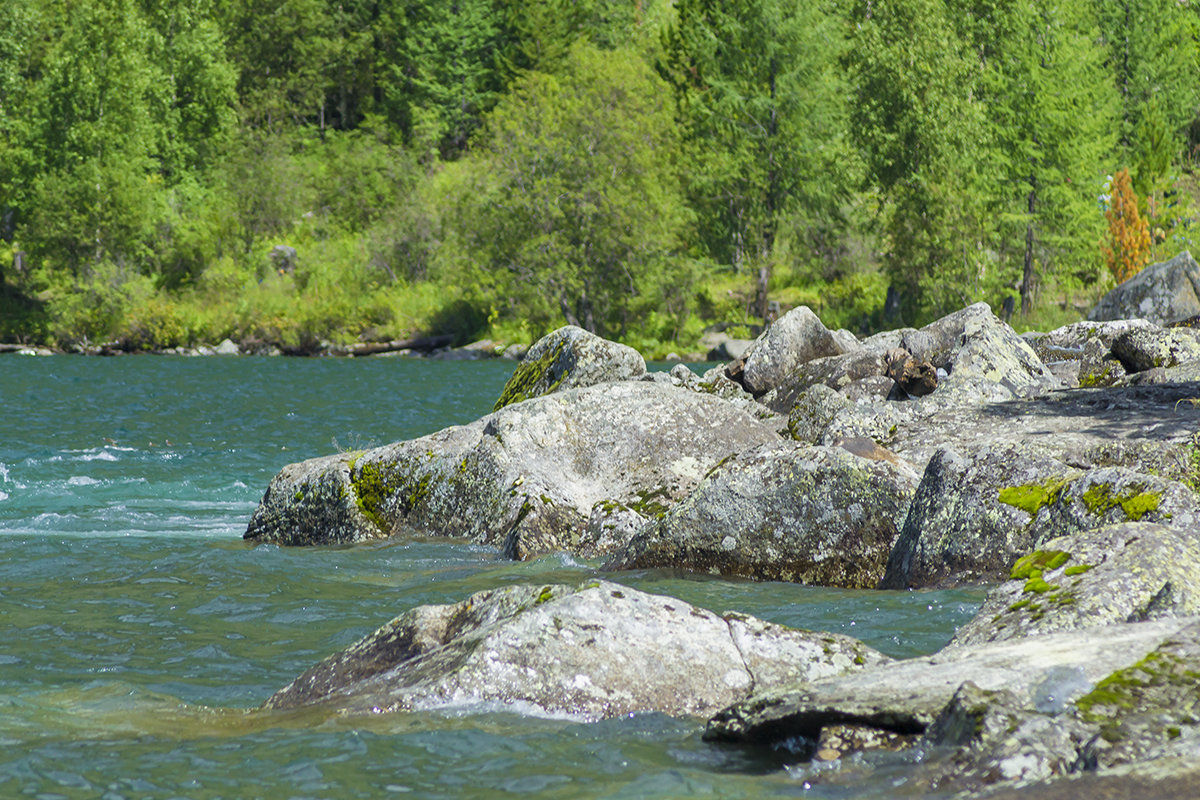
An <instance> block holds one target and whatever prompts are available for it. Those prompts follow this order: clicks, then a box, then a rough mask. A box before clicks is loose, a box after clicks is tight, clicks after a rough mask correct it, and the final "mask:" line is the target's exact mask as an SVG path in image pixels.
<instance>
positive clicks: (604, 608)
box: [264, 581, 889, 720]
mask: <svg viewBox="0 0 1200 800" xmlns="http://www.w3.org/2000/svg"><path fill="white" fill-rule="evenodd" d="M888 660H889V659H888V658H887V657H886V656H884V655H882V654H880V653H878V652H876V651H875V650H872V649H871V648H869V647H867V646H866V645H864V644H862V643H861V642H858V641H857V640H855V639H851V638H849V637H845V636H838V635H834V634H827V633H810V632H807V631H800V630H796V629H792V628H785V627H783V626H780V625H774V624H772V623H769V622H765V621H763V620H760V619H757V618H754V617H749V616H745V615H741V614H726V615H725V616H723V617H722V616H718V615H716V614H714V613H712V612H711V611H706V610H704V609H701V608H697V607H695V606H691V605H689V604H687V603H684V602H682V601H680V600H676V599H674V598H670V597H662V596H659V595H651V594H646V593H644V592H639V591H637V590H634V589H630V588H629V587H626V586H622V585H620V584H616V583H609V582H607V581H591V582H588V583H585V584H582V585H580V586H578V587H569V586H558V585H551V586H510V587H506V588H503V589H497V590H490V591H485V592H480V593H478V594H475V595H472V596H471V597H470V598H468V599H467V600H465V601H463V602H461V603H458V604H455V605H444V606H421V607H419V608H416V609H413V610H412V611H409V612H408V613H406V614H404V615H402V616H400V617H397V618H396V619H394V620H392V621H391V622H389V623H388V624H387V625H384V626H383V627H382V628H380V629H379V630H378V631H376V632H375V633H373V634H371V635H370V636H367V637H366V638H365V639H363V640H361V641H359V642H358V643H356V644H354V645H352V646H351V647H349V648H348V649H347V650H345V651H343V652H342V653H339V654H337V655H334V656H332V657H330V658H328V659H326V660H325V661H322V662H321V663H320V664H317V665H316V666H314V667H313V668H312V669H310V670H308V671H307V672H305V673H304V674H303V675H301V676H300V677H299V678H297V679H296V680H295V681H293V682H292V683H291V684H290V685H288V686H287V687H285V688H284V689H282V690H280V691H279V692H278V693H276V694H275V695H274V696H272V697H271V698H270V699H269V700H268V701H267V702H266V704H265V705H264V707H265V708H274V709H288V708H297V707H302V706H310V705H317V704H320V705H323V706H326V707H329V708H333V709H335V710H336V711H338V712H341V713H346V714H372V713H384V712H390V711H401V710H412V709H423V708H436V707H445V706H464V705H465V706H472V705H487V704H490V706H491V707H494V706H495V704H497V703H499V704H501V705H502V706H505V707H509V708H512V709H513V710H517V711H527V712H533V713H538V714H551V715H567V716H570V717H573V718H579V719H585V720H595V719H603V718H608V717H614V716H623V715H626V714H631V713H634V712H640V711H657V712H661V713H665V714H672V715H682V716H708V715H711V714H712V713H714V712H715V711H716V710H717V709H719V708H722V707H724V706H726V705H728V704H729V703H732V702H736V701H738V700H740V699H744V698H745V697H747V696H749V694H750V692H751V691H753V690H755V689H756V688H761V687H766V686H778V685H785V684H788V683H792V682H795V681H798V680H814V679H817V678H821V677H827V676H830V675H837V674H842V673H845V672H848V671H854V670H859V669H863V668H866V667H869V666H875V665H878V664H882V663H886V662H887V661H888Z"/></svg>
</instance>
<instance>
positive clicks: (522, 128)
mask: <svg viewBox="0 0 1200 800" xmlns="http://www.w3.org/2000/svg"><path fill="white" fill-rule="evenodd" d="M664 89H665V87H664V86H663V85H662V83H661V82H660V81H658V80H657V79H656V76H655V75H654V74H653V73H652V72H651V71H650V70H649V68H648V67H647V66H646V65H645V64H644V63H643V62H642V61H641V60H640V59H638V58H637V56H636V55H633V54H632V53H630V52H628V51H624V50H617V51H599V50H596V49H594V48H592V47H590V46H587V45H583V44H577V45H576V46H574V47H573V48H572V49H571V51H570V53H568V55H567V59H566V62H565V64H564V69H563V71H562V72H561V73H560V74H559V75H547V74H543V73H539V72H531V73H528V74H526V75H525V76H524V77H522V78H521V80H519V81H518V82H517V84H516V85H515V86H514V88H513V90H512V92H511V94H510V95H508V96H507V97H506V98H505V99H504V101H503V102H501V104H500V105H498V106H497V107H496V110H495V111H494V112H493V113H492V115H491V116H490V118H489V120H488V123H487V126H486V138H485V145H484V146H485V149H484V151H483V154H482V160H481V162H480V163H479V164H478V165H474V164H472V165H471V166H477V169H478V172H477V173H476V174H477V175H478V176H479V177H480V180H481V181H482V184H483V185H480V186H476V187H473V189H472V191H471V193H470V194H471V196H470V197H469V198H468V200H467V202H466V207H465V208H464V209H463V211H462V212H461V213H460V214H459V215H458V220H457V224H458V226H459V228H460V231H459V238H460V239H462V240H464V241H465V242H466V243H467V255H466V260H467V261H468V262H469V263H470V264H471V268H470V275H469V277H468V278H467V279H466V280H461V281H460V283H464V284H465V283H475V284H484V285H486V286H488V287H490V288H489V289H488V290H487V294H489V295H491V296H492V297H494V298H504V299H505V300H506V302H508V303H513V304H514V305H513V306H512V307H511V310H510V311H509V313H514V314H517V315H528V316H529V317H530V318H531V321H532V322H533V324H534V326H535V327H542V328H545V327H553V326H554V325H555V324H561V322H562V321H566V322H569V323H572V324H576V325H581V326H583V327H585V328H587V329H588V330H592V331H596V332H599V333H603V334H607V335H617V336H620V335H622V334H624V333H625V332H626V331H627V329H628V326H629V325H630V324H632V323H634V322H635V321H637V318H636V316H635V315H636V314H637V312H638V310H639V309H642V310H645V309H650V308H655V307H656V306H658V305H659V303H661V302H662V300H663V296H664V295H665V294H667V295H670V294H675V293H676V292H679V291H680V290H681V288H682V287H686V281H685V280H684V279H683V277H682V276H681V273H680V271H679V268H680V265H681V263H682V262H681V261H680V260H679V259H678V258H677V257H676V256H675V251H676V248H677V247H678V245H679V237H680V235H681V233H682V230H683V225H684V223H685V221H686V217H685V212H684V209H683V204H682V198H681V197H680V196H679V195H678V189H677V186H678V175H677V174H676V172H675V163H676V159H677V145H678V143H677V140H676V137H675V133H674V129H673V126H672V125H671V117H670V109H669V108H668V106H667V104H666V103H664V102H663V95H664V93H665V92H664ZM476 265H477V266H476ZM479 268H482V271H479ZM506 310H507V309H506Z"/></svg>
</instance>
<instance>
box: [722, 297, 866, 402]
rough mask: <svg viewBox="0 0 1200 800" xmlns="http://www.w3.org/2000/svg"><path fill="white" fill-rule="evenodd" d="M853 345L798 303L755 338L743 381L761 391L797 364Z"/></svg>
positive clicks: (780, 381)
mask: <svg viewBox="0 0 1200 800" xmlns="http://www.w3.org/2000/svg"><path fill="white" fill-rule="evenodd" d="M857 347H858V345H857V342H855V343H853V344H852V343H851V342H850V341H849V340H847V339H846V338H844V337H839V336H835V335H834V332H832V331H830V330H829V329H827V328H826V327H825V326H824V325H822V324H821V320H819V319H818V318H817V315H816V314H814V313H813V312H812V310H811V309H809V307H808V306H799V307H797V308H793V309H792V310H791V311H789V312H787V313H786V314H784V315H783V316H782V317H780V318H779V319H777V320H776V321H775V322H774V323H772V324H771V327H769V328H767V329H766V330H765V331H763V333H762V335H761V336H759V337H758V339H757V340H756V341H755V343H754V347H753V348H752V349H751V350H750V351H749V352H748V353H747V354H746V366H745V369H744V372H743V373H742V376H743V382H744V383H745V386H746V388H747V389H748V390H749V391H751V392H753V393H754V394H756V395H760V394H764V393H766V392H768V391H770V390H771V389H773V388H775V387H776V386H778V385H779V384H780V383H782V382H783V380H784V378H786V377H787V375H788V373H790V372H791V371H792V370H793V369H795V368H796V367H797V366H799V365H800V364H803V363H805V362H807V361H812V360H813V359H814V358H822V357H824V356H835V355H840V354H841V353H844V352H847V350H848V349H857Z"/></svg>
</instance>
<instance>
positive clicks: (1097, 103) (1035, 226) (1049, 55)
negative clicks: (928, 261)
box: [966, 0, 1114, 314]
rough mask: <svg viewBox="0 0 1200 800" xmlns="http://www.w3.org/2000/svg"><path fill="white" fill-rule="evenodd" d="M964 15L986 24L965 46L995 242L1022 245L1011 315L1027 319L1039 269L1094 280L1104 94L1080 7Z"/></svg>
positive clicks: (1106, 119) (1107, 131)
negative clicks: (990, 188)
mask: <svg viewBox="0 0 1200 800" xmlns="http://www.w3.org/2000/svg"><path fill="white" fill-rule="evenodd" d="M966 11H967V15H968V16H974V18H975V19H977V20H980V21H986V23H987V24H986V25H980V26H979V27H977V28H976V29H975V36H976V37H977V38H976V40H975V42H974V44H975V45H976V47H977V48H978V51H979V52H980V53H981V54H983V59H982V62H983V63H982V66H983V67H984V69H985V70H986V72H985V74H984V76H983V78H982V80H981V81H980V82H979V87H980V90H981V92H982V96H983V99H984V100H985V101H986V102H987V103H988V107H989V109H990V112H991V121H992V125H993V137H994V142H995V144H996V146H997V148H998V152H999V154H1000V156H1001V159H1002V160H1001V165H1002V173H1001V180H1000V181H999V183H998V185H997V189H996V194H997V197H998V198H999V200H1000V201H1001V203H1002V205H1001V208H1002V209H1003V210H1002V213H1001V214H1000V216H999V221H1000V229H999V231H998V234H999V241H1000V242H1001V243H1004V242H1012V241H1021V242H1022V243H1023V244H1022V246H1021V248H1020V251H1019V252H1020V268H1021V270H1020V275H1021V277H1020V293H1021V311H1022V313H1023V314H1028V313H1029V311H1030V310H1031V308H1032V304H1033V300H1034V295H1035V292H1036V290H1037V285H1038V267H1039V266H1040V267H1042V268H1043V269H1054V268H1059V269H1061V270H1062V271H1064V272H1067V273H1068V274H1071V273H1072V272H1073V273H1074V274H1078V275H1082V276H1084V277H1087V278H1094V265H1095V242H1096V241H1097V240H1098V239H1099V237H1100V231H1101V227H1102V225H1103V220H1102V219H1101V216H1100V214H1099V211H1098V209H1097V207H1096V202H1095V198H1096V195H1097V194H1098V193H1099V190H1100V179H1101V176H1102V175H1103V171H1104V167H1105V165H1106V164H1107V163H1108V162H1107V159H1108V157H1109V154H1110V153H1111V152H1112V145H1113V136H1112V134H1111V131H1112V130H1113V129H1114V120H1113V116H1112V114H1113V103H1112V100H1113V96H1112V95H1113V93H1112V88H1111V84H1110V83H1109V81H1108V78H1107V75H1106V73H1105V70H1104V67H1103V56H1104V53H1103V51H1102V49H1101V48H1100V47H1099V46H1098V45H1097V44H1096V42H1097V39H1098V36H1097V32H1096V28H1095V24H1094V21H1093V19H1092V17H1091V13H1090V12H1091V9H1090V6H1089V5H1087V4H1085V3H1081V2H1079V1H1078V0H1011V1H1010V2H1001V3H994V2H991V1H990V0H987V1H985V2H980V3H972V4H969V5H968V8H967V9H966ZM1005 250H1006V251H1009V250H1011V248H1005Z"/></svg>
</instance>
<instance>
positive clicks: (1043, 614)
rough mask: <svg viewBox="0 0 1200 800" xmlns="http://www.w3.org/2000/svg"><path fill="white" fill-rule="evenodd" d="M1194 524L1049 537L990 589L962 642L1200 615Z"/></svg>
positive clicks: (1136, 525) (1127, 526)
mask: <svg viewBox="0 0 1200 800" xmlns="http://www.w3.org/2000/svg"><path fill="white" fill-rule="evenodd" d="M1194 530H1195V528H1194V526H1193V527H1191V528H1172V527H1167V526H1165V525H1157V524H1151V523H1145V522H1126V523H1122V524H1119V525H1112V526H1108V527H1105V528H1099V529H1095V530H1088V531H1083V532H1080V533H1075V534H1072V535H1069V536H1062V537H1059V538H1056V539H1051V540H1049V541H1046V542H1043V543H1041V544H1039V545H1038V549H1037V550H1036V551H1034V552H1032V553H1030V554H1029V555H1027V556H1025V557H1023V558H1021V559H1019V560H1018V561H1017V562H1016V563H1015V564H1014V565H1013V567H1012V570H1011V571H1010V575H1009V580H1007V581H1005V582H1004V583H1002V584H1000V585H999V586H997V587H996V588H995V589H993V590H992V591H991V593H989V594H988V598H987V600H986V601H985V602H984V604H983V607H982V608H981V609H980V610H979V614H978V615H976V617H975V618H974V619H972V620H971V621H970V622H968V623H967V624H966V625H964V626H963V627H962V628H960V629H959V631H958V633H957V634H956V635H955V637H954V642H955V643H956V644H979V643H983V642H994V641H1003V640H1006V639H1013V638H1016V637H1022V636H1031V635H1040V634H1045V633H1052V632H1058V631H1066V630H1079V629H1082V628H1095V627H1103V626H1106V625H1111V624H1113V623H1119V622H1140V621H1143V620H1146V619H1153V618H1159V617H1163V616H1177V617H1182V616H1190V615H1195V614H1200V542H1198V541H1197V540H1196V537H1195V534H1194Z"/></svg>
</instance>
